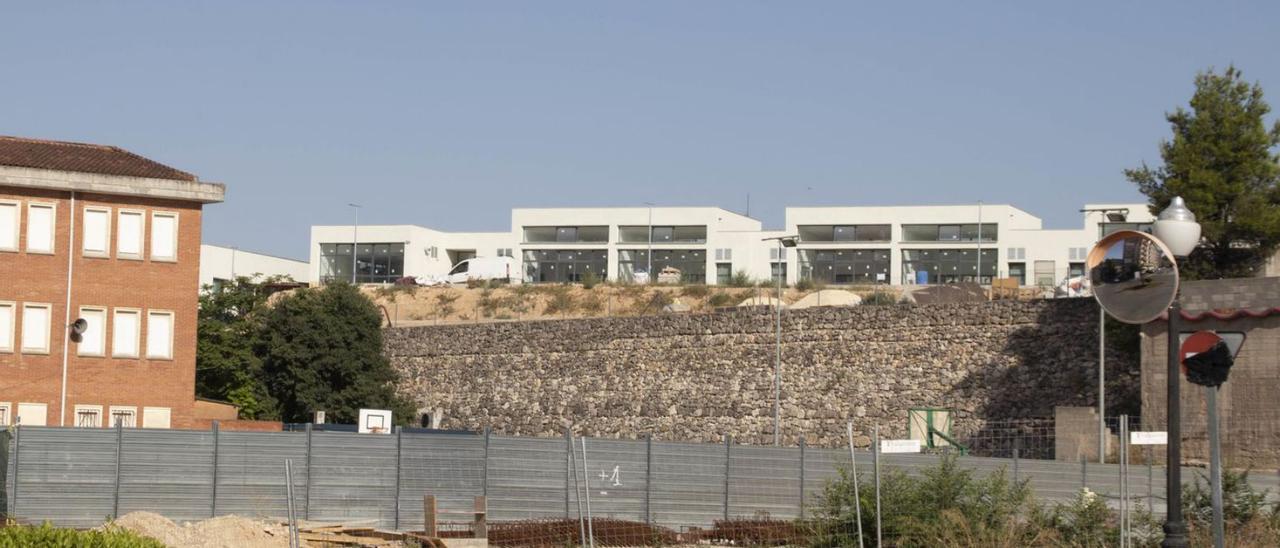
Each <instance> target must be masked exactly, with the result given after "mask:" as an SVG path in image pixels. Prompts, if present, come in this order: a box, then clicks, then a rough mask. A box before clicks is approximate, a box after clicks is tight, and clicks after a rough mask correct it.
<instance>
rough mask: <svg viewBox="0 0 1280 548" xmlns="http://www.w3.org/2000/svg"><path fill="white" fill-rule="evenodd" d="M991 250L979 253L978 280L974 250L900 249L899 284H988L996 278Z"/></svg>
mask: <svg viewBox="0 0 1280 548" xmlns="http://www.w3.org/2000/svg"><path fill="white" fill-rule="evenodd" d="M997 255H999V253H997V251H996V250H995V249H984V250H982V261H981V263H982V276H981V277H980V278H979V276H978V262H979V261H978V250H976V249H904V250H902V283H904V284H949V283H957V282H975V281H977V282H980V283H984V284H989V283H991V279H992V278H993V277H995V275H996V258H997Z"/></svg>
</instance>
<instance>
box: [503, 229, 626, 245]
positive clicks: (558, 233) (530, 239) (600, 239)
mask: <svg viewBox="0 0 1280 548" xmlns="http://www.w3.org/2000/svg"><path fill="white" fill-rule="evenodd" d="M524 241H525V243H528V244H555V243H560V244H575V243H604V242H607V241H609V227H608V226H526V227H524Z"/></svg>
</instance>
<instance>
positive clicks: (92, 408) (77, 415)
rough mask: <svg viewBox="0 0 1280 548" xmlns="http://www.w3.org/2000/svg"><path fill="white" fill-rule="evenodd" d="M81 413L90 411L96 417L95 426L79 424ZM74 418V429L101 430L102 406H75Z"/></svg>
mask: <svg viewBox="0 0 1280 548" xmlns="http://www.w3.org/2000/svg"><path fill="white" fill-rule="evenodd" d="M81 411H85V412H88V411H92V412H93V413H95V414H96V416H97V420H96V421H95V422H96V424H91V425H82V424H80V412H81ZM75 418H76V419H75V423H74V424H73V426H75V427H76V428H102V406H101V405H77V406H76V409H75Z"/></svg>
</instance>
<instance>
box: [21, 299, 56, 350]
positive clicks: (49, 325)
mask: <svg viewBox="0 0 1280 548" xmlns="http://www.w3.org/2000/svg"><path fill="white" fill-rule="evenodd" d="M28 308H43V309H45V311H46V316H47V317H48V318H49V321H47V322H45V327H44V346H43V347H37V346H27V337H26V329H27V309H28ZM52 332H53V305H52V304H50V303H22V330H20V331H19V332H18V333H19V336H20V337H21V338H22V340H21V342H19V343H18V345H17V346H18V347H19V348H20V349H21V350H22V353H23V354H48V353H49V352H50V348H49V347H50V344H49V343H50V341H49V339H50V335H51V334H52Z"/></svg>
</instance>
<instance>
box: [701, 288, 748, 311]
mask: <svg viewBox="0 0 1280 548" xmlns="http://www.w3.org/2000/svg"><path fill="white" fill-rule="evenodd" d="M741 300H742V299H739V298H737V297H736V296H734V295H733V294H732V293H729V292H728V291H717V292H715V293H714V294H712V295H711V298H710V299H707V304H708V305H710V306H712V307H716V308H719V307H722V306H733V305H735V304H738V302H739V301H741Z"/></svg>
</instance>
